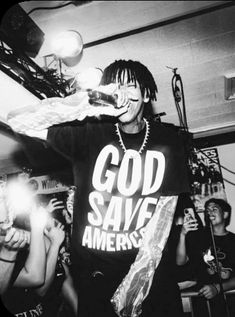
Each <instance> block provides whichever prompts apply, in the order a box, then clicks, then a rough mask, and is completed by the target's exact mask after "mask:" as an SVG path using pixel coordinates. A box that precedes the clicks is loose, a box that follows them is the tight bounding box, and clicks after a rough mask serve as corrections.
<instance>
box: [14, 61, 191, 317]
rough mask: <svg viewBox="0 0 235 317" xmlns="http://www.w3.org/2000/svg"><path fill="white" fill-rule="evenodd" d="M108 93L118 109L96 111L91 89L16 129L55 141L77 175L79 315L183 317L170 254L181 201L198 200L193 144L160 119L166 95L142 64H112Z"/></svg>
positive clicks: (32, 112)
mask: <svg viewBox="0 0 235 317" xmlns="http://www.w3.org/2000/svg"><path fill="white" fill-rule="evenodd" d="M100 85H101V86H99V87H97V90H98V91H100V92H102V93H105V94H108V95H112V96H113V98H111V99H116V102H115V105H109V104H107V102H104V103H102V102H101V105H100V102H96V100H94V99H92V103H93V105H90V104H89V98H90V97H89V96H91V95H90V94H89V95H88V92H87V91H82V90H81V91H78V92H77V93H75V94H73V95H71V96H68V97H66V98H47V99H45V100H43V101H42V102H41V103H40V104H38V105H35V106H33V105H32V106H30V107H25V108H23V109H17V111H14V112H11V113H10V114H9V115H8V123H9V125H10V126H11V127H12V128H13V129H14V130H15V131H16V132H19V133H23V134H26V135H29V136H32V137H37V138H41V139H44V140H45V139H47V141H48V142H49V143H50V145H51V146H53V148H54V149H55V150H56V151H58V152H60V153H61V154H62V155H64V157H65V158H67V159H68V160H69V161H70V162H71V164H72V166H73V172H74V185H75V186H76V188H78V189H79V190H78V191H77V192H76V196H75V200H74V213H73V232H72V268H73V278H74V281H75V283H76V286H77V289H78V295H79V306H78V315H79V316H80V317H88V316H89V317H94V316H103V317H112V316H116V315H117V314H118V315H121V316H142V317H145V316H147V317H152V316H158V317H173V316H176V315H177V316H180V315H181V314H182V304H181V299H180V293H179V289H178V286H177V283H176V281H175V280H174V278H172V274H171V273H170V272H171V264H170V262H171V261H170V260H169V252H167V249H165V246H166V242H167V239H168V236H169V232H170V229H171V225H172V221H173V216H174V212H175V207H176V204H177V198H178V195H179V194H180V193H182V192H187V191H189V186H188V178H187V175H188V173H187V165H186V154H185V148H184V144H183V138H182V137H181V135H180V133H178V132H177V131H176V129H175V128H174V127H167V126H165V125H164V124H161V123H160V122H156V121H154V120H151V118H152V117H153V110H152V103H153V102H154V101H156V99H157V98H156V95H157V86H156V83H155V80H154V78H153V76H152V74H151V72H150V71H149V70H148V68H147V67H146V66H144V65H143V64H142V63H140V62H138V61H132V60H128V61H127V60H117V61H115V62H113V63H111V64H110V65H109V66H108V67H106V68H105V70H104V72H103V76H102V79H101V82H100ZM89 117H92V118H89ZM94 117H96V118H94Z"/></svg>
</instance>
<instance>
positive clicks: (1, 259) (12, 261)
mask: <svg viewBox="0 0 235 317" xmlns="http://www.w3.org/2000/svg"><path fill="white" fill-rule="evenodd" d="M0 261H2V262H7V263H15V261H16V260H7V259H3V258H0Z"/></svg>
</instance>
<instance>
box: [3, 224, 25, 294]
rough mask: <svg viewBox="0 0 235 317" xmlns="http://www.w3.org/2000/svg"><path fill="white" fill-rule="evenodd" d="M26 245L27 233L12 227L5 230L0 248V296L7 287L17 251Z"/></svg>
mask: <svg viewBox="0 0 235 317" xmlns="http://www.w3.org/2000/svg"><path fill="white" fill-rule="evenodd" d="M5 229H6V228H5ZM28 243H29V232H26V231H24V230H19V229H15V228H12V227H10V228H8V229H7V232H6V236H5V238H4V240H3V241H1V246H0V294H3V293H4V291H5V290H6V289H7V287H8V285H9V281H10V279H11V276H12V272H13V269H14V266H15V261H16V257H17V254H18V251H19V250H20V249H23V248H24V247H25V246H26V245H27V244H28Z"/></svg>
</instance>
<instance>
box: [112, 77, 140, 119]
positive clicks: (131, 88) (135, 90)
mask: <svg viewBox="0 0 235 317" xmlns="http://www.w3.org/2000/svg"><path fill="white" fill-rule="evenodd" d="M125 77H127V76H125ZM119 89H120V90H122V91H123V92H124V93H125V94H126V95H127V97H128V98H129V100H130V106H129V108H128V111H127V112H125V113H124V114H122V115H121V116H120V117H119V118H118V119H119V121H120V122H122V123H130V122H133V121H134V120H135V119H136V118H138V117H139V118H142V115H143V110H144V102H146V100H144V98H143V96H142V94H141V90H140V86H139V83H138V82H136V84H135V82H134V81H130V82H127V80H126V79H125V80H124V83H123V84H122V85H121V84H120V85H119Z"/></svg>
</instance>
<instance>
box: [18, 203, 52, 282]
mask: <svg viewBox="0 0 235 317" xmlns="http://www.w3.org/2000/svg"><path fill="white" fill-rule="evenodd" d="M46 222H47V214H46V212H45V210H44V209H43V208H39V209H37V210H34V211H32V212H31V214H30V225H31V235H30V245H29V254H28V257H27V259H26V262H25V264H24V267H23V268H22V270H21V271H20V273H19V275H18V277H17V279H16V280H15V283H14V286H19V287H36V286H39V285H42V284H43V283H44V281H45V272H46V248H45V242H44V228H45V226H46Z"/></svg>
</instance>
